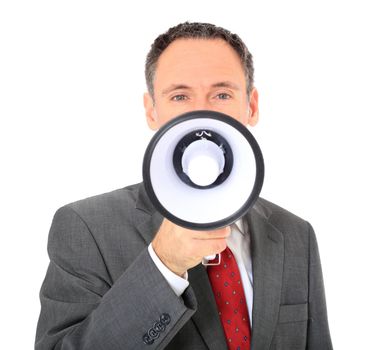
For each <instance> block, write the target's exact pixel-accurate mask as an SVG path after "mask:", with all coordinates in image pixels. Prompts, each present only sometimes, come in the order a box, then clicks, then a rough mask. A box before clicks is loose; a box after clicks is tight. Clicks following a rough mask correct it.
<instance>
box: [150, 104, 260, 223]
mask: <svg viewBox="0 0 375 350" xmlns="http://www.w3.org/2000/svg"><path fill="white" fill-rule="evenodd" d="M263 179H264V161H263V156H262V152H261V150H260V147H259V145H258V143H257V142H256V140H255V138H254V137H253V135H252V134H251V133H250V131H249V130H248V129H247V128H246V127H245V126H244V125H242V124H241V123H240V122H238V121H237V120H235V119H234V118H232V117H230V116H229V115H226V114H223V113H219V112H214V111H206V110H201V111H193V112H188V113H185V114H182V115H180V116H178V117H176V118H173V119H172V120H170V121H169V122H168V123H166V124H164V125H163V126H162V127H161V128H160V129H159V130H158V131H157V132H156V133H155V135H154V136H153V138H152V139H151V141H150V143H149V145H148V146H147V149H146V151H145V155H144V159H143V181H144V186H145V189H146V192H147V194H148V196H149V198H150V200H151V202H152V204H153V205H154V207H155V208H156V210H157V211H159V212H160V213H161V214H162V215H163V216H164V217H165V218H167V219H168V220H170V221H172V222H173V223H175V224H176V225H179V226H182V227H185V228H188V229H192V230H214V229H218V228H221V227H225V226H229V225H231V224H232V223H234V222H235V221H237V220H238V219H239V218H241V217H242V216H243V215H244V214H245V213H246V212H247V211H248V210H249V209H250V208H251V207H252V205H253V204H254V202H255V201H256V199H257V198H258V196H259V193H260V191H261V188H262V185H263Z"/></svg>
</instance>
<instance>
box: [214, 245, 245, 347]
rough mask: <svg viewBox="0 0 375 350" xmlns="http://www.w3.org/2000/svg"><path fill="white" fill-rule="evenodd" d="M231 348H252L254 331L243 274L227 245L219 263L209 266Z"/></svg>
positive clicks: (218, 306) (222, 321)
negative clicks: (252, 331) (251, 325)
mask: <svg viewBox="0 0 375 350" xmlns="http://www.w3.org/2000/svg"><path fill="white" fill-rule="evenodd" d="M207 273H208V277H209V279H210V282H211V286H212V291H213V292H214V295H215V300H216V304H217V309H218V311H219V316H220V320H221V324H222V325H223V329H224V332H225V336H226V340H227V345H228V349H229V350H250V340H251V330H250V320H249V313H248V310H247V305H246V298H245V293H244V290H243V287H242V281H241V275H240V271H239V270H238V265H237V262H236V259H235V258H234V255H233V253H232V252H231V250H230V249H229V248H228V247H227V248H226V249H225V250H224V251H223V252H222V253H221V263H220V265H214V266H208V267H207Z"/></svg>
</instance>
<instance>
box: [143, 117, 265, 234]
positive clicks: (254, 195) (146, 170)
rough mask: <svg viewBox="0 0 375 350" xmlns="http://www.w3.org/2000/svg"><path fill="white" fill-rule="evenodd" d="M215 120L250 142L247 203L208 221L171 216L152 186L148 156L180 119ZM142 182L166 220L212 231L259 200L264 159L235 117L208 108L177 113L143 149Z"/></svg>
mask: <svg viewBox="0 0 375 350" xmlns="http://www.w3.org/2000/svg"><path fill="white" fill-rule="evenodd" d="M203 118H205V119H214V120H218V121H221V122H224V123H227V124H229V125H231V126H232V127H234V128H235V129H237V130H238V131H239V132H240V133H241V134H242V135H243V136H244V137H245V139H246V140H247V141H248V143H249V144H250V146H251V148H252V150H253V153H254V158H255V164H256V175H255V181H254V187H253V190H252V192H251V193H250V196H249V197H248V199H247V200H246V202H245V203H244V204H243V205H242V207H241V208H240V209H238V210H237V211H236V212H234V213H233V214H232V215H230V216H228V217H226V218H224V219H221V220H218V221H215V222H210V223H203V224H202V223H196V222H190V221H186V220H182V219H180V218H178V217H177V216H174V215H173V214H171V212H169V211H168V210H167V209H165V208H164V206H163V205H162V204H161V203H160V202H159V200H158V198H157V196H156V194H155V192H154V189H153V186H152V182H151V176H150V165H151V159H152V156H153V152H154V149H155V146H156V145H157V143H158V142H159V140H160V139H161V138H162V136H163V135H164V134H165V133H166V132H167V131H168V130H169V129H171V128H173V127H174V126H175V125H177V124H180V123H182V122H185V121H188V120H192V119H203ZM142 172H143V183H144V186H145V189H146V192H147V195H148V196H149V198H150V200H151V202H152V204H153V205H154V206H155V208H156V210H157V211H158V212H159V213H160V214H161V215H163V216H164V217H165V218H167V219H168V220H170V221H172V222H174V223H175V224H176V225H178V226H182V227H185V228H188V229H191V230H214V229H217V228H220V227H225V226H229V225H231V224H232V223H234V222H235V221H237V220H238V219H239V218H241V217H242V216H243V215H245V214H246V212H247V211H248V210H249V209H250V208H251V207H252V206H253V204H254V203H255V201H256V200H257V199H258V197H259V194H260V191H261V189H262V186H263V180H264V161H263V155H262V152H261V150H260V147H259V145H258V143H257V141H256V140H255V138H254V136H253V135H252V134H251V132H250V131H249V130H248V129H247V128H246V127H245V126H244V125H242V124H241V123H240V122H239V121H237V120H236V119H234V118H232V117H230V116H229V115H226V114H224V113H220V112H216V111H207V110H200V111H193V112H188V113H184V114H181V115H180V116H177V117H175V118H173V119H172V120H170V121H169V122H168V123H166V124H164V125H163V126H162V127H161V128H160V129H159V130H158V131H157V132H156V134H155V135H154V136H153V138H152V139H151V141H150V143H149V144H148V146H147V148H146V152H145V155H144V158H143V171H142Z"/></svg>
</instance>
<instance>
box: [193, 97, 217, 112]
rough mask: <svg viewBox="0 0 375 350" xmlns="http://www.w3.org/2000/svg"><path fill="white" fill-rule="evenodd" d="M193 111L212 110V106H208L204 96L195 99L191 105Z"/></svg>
mask: <svg viewBox="0 0 375 350" xmlns="http://www.w3.org/2000/svg"><path fill="white" fill-rule="evenodd" d="M192 107H193V110H194V111H200V110H212V109H213V108H212V106H211V105H210V103H209V101H208V99H207V98H206V97H205V96H199V97H197V98H196V99H195V101H194V104H193V106H192Z"/></svg>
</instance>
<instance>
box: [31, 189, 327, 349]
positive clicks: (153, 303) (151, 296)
mask: <svg viewBox="0 0 375 350" xmlns="http://www.w3.org/2000/svg"><path fill="white" fill-rule="evenodd" d="M245 220H247V221H248V225H249V228H250V234H251V252H252V263H253V274H254V308H253V327H252V340H251V349H252V350H266V349H267V350H268V349H270V350H299V349H309V350H326V349H332V345H331V340H330V335H329V328H328V322H327V315H326V305H325V297H324V287H323V279H322V272H321V266H320V261H319V253H318V248H317V243H316V239H315V235H314V232H313V229H312V227H311V226H310V224H309V223H307V222H306V221H304V220H302V219H300V218H298V217H296V216H294V215H293V214H291V213H289V212H287V211H286V210H284V209H281V208H280V207H278V206H276V205H274V204H272V203H270V202H268V201H266V200H264V199H259V200H258V201H257V203H256V204H255V206H254V207H253V208H252V209H251V210H250V211H249V212H248V214H247V215H246V216H245ZM161 221H162V217H161V216H160V214H159V213H158V212H156V211H155V209H154V208H153V206H152V205H151V203H150V201H149V199H148V197H147V195H146V192H145V190H144V187H143V185H142V184H138V185H133V186H130V187H127V188H124V189H119V190H116V191H113V192H110V193H106V194H102V195H99V196H95V197H91V198H87V199H84V200H81V201H78V202H75V203H71V204H68V205H66V206H63V207H62V208H60V209H59V210H57V212H56V214H55V216H54V218H53V222H52V226H51V230H50V233H49V240H48V253H49V256H50V264H49V267H48V271H47V275H46V277H45V280H44V282H43V285H42V288H41V291H40V300H41V313H40V318H39V322H38V327H37V333H36V343H35V348H36V349H40V350H42V349H44V350H46V349H64V350H68V349H69V350H73V349H80V350H81V349H82V350H86V349H90V350H117V349H122V350H126V349H147V350H151V349H178V350H183V349H194V350H200V349H212V350H220V349H223V350H224V349H226V342H225V338H224V333H223V330H222V327H221V324H220V320H219V317H218V314H217V309H216V304H215V300H214V297H213V294H212V291H211V287H210V283H209V280H208V277H207V274H206V271H205V268H204V267H203V266H202V265H198V266H197V267H195V268H193V269H191V270H189V281H190V286H189V287H188V288H187V290H186V291H185V293H184V294H183V295H182V296H181V297H177V296H176V295H175V293H174V292H173V290H172V289H171V288H170V286H169V285H168V283H167V282H166V280H165V279H164V278H163V276H162V275H161V273H160V272H159V270H158V269H157V267H156V266H155V264H154V263H153V261H152V259H151V258H150V256H149V254H148V251H147V246H148V244H149V243H150V242H151V240H152V238H153V236H154V235H155V233H156V232H157V230H158V228H159V226H160V224H161Z"/></svg>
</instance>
